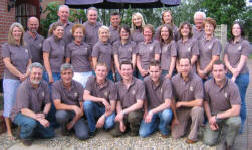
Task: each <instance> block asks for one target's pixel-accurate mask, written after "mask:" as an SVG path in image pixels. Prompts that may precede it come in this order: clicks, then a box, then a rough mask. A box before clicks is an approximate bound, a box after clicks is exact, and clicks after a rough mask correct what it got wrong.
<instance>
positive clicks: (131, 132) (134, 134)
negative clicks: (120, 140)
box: [130, 131, 138, 136]
mask: <svg viewBox="0 0 252 150" xmlns="http://www.w3.org/2000/svg"><path fill="white" fill-rule="evenodd" d="M130 136H138V132H134V131H130Z"/></svg>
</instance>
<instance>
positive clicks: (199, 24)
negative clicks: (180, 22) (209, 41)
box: [192, 11, 206, 40]
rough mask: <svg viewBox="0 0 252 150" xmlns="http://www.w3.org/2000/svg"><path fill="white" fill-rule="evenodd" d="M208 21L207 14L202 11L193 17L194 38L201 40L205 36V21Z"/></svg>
mask: <svg viewBox="0 0 252 150" xmlns="http://www.w3.org/2000/svg"><path fill="white" fill-rule="evenodd" d="M205 19H206V14H205V13H204V12H202V11H197V12H195V14H194V16H193V21H194V26H193V27H192V33H193V36H192V38H193V39H195V40H200V39H202V38H203V36H204V34H205V33H204V24H203V23H204V20H205Z"/></svg>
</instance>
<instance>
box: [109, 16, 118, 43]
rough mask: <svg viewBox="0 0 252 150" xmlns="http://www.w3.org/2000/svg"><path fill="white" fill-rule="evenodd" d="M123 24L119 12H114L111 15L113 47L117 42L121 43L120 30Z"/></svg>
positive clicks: (110, 37) (110, 27)
mask: <svg viewBox="0 0 252 150" xmlns="http://www.w3.org/2000/svg"><path fill="white" fill-rule="evenodd" d="M120 23H121V17H120V14H119V13H118V12H113V13H111V14H110V26H109V32H110V36H109V42H110V43H111V45H113V43H115V42H116V41H119V39H120V35H119V28H120Z"/></svg>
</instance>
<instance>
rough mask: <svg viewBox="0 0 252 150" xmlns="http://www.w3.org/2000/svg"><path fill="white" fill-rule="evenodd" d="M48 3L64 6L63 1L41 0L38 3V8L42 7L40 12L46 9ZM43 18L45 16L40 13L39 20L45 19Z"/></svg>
mask: <svg viewBox="0 0 252 150" xmlns="http://www.w3.org/2000/svg"><path fill="white" fill-rule="evenodd" d="M50 2H60V4H64V3H65V0H43V1H42V2H41V3H40V6H41V7H42V12H43V11H44V10H45V9H46V6H47V4H48V3H50ZM45 17H46V14H43V13H41V15H40V19H42V18H45Z"/></svg>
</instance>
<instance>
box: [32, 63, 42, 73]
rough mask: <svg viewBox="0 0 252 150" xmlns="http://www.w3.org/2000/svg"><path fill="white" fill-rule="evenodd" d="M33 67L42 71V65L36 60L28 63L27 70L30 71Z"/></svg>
mask: <svg viewBox="0 0 252 150" xmlns="http://www.w3.org/2000/svg"><path fill="white" fill-rule="evenodd" d="M33 68H40V69H41V70H42V71H43V70H44V67H43V66H42V65H41V64H40V63H38V62H34V63H32V64H30V66H29V72H31V71H32V69H33Z"/></svg>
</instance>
